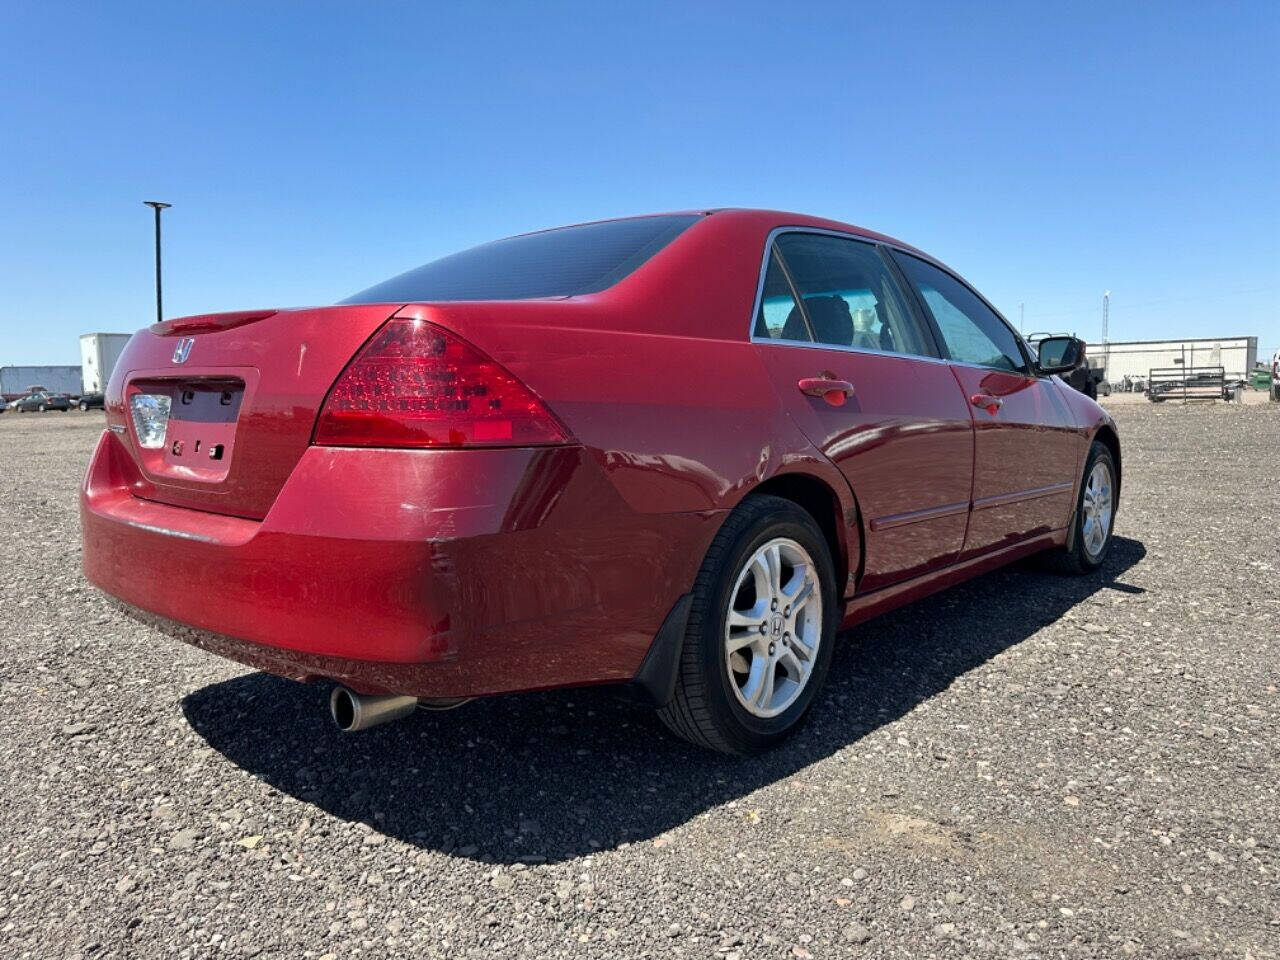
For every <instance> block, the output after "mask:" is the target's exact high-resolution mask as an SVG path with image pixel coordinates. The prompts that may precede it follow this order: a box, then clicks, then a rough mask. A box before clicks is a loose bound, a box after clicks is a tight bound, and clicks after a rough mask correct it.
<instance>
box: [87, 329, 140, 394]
mask: <svg viewBox="0 0 1280 960" xmlns="http://www.w3.org/2000/svg"><path fill="white" fill-rule="evenodd" d="M130 336H131V334H128V333H82V334H80V371H81V378H82V381H83V383H82V386H83V387H84V392H85V393H102V392H103V391H104V390H106V389H107V381H108V380H110V379H111V371H112V370H114V369H115V368H116V361H117V360H119V359H120V354H121V353H122V352H123V351H124V345H125V344H126V343H128V342H129V337H130Z"/></svg>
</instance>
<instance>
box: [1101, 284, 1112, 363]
mask: <svg viewBox="0 0 1280 960" xmlns="http://www.w3.org/2000/svg"><path fill="white" fill-rule="evenodd" d="M1110 314H1111V291H1110V290H1105V291H1103V293H1102V374H1103V376H1106V375H1107V364H1108V362H1109V361H1110V359H1111V348H1110V347H1109V346H1108V345H1107V343H1108V340H1107V334H1108V333H1109V332H1110V331H1109V330H1108V329H1107V328H1108V326H1109V325H1110V322H1111V316H1110Z"/></svg>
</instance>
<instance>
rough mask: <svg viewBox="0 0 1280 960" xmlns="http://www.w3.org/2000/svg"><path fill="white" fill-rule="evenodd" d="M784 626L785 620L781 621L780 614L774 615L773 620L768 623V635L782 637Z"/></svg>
mask: <svg viewBox="0 0 1280 960" xmlns="http://www.w3.org/2000/svg"><path fill="white" fill-rule="evenodd" d="M785 626H786V620H784V619H783V617H782V614H780V613H775V614H774V615H773V619H772V620H771V621H769V633H770V634H771V635H772V636H775V637H780V636H782V628H783V627H785Z"/></svg>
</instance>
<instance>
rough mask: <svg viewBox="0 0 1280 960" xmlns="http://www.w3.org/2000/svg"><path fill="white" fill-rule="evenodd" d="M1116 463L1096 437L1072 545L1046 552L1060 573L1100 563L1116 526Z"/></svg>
mask: <svg viewBox="0 0 1280 960" xmlns="http://www.w3.org/2000/svg"><path fill="white" fill-rule="evenodd" d="M1115 508H1116V464H1115V460H1114V459H1113V458H1112V456H1111V451H1110V450H1108V449H1107V447H1106V445H1105V444H1102V443H1099V442H1098V441H1097V440H1095V441H1094V442H1093V446H1092V447H1091V448H1090V449H1089V457H1088V459H1087V460H1085V464H1084V478H1083V479H1082V480H1081V482H1080V497H1079V499H1078V500H1077V501H1076V511H1075V517H1074V519H1073V520H1072V531H1071V546H1070V547H1069V548H1063V549H1061V550H1059V551H1055V552H1054V553H1052V554H1050V555H1049V558H1050V560H1051V562H1052V563H1053V565H1054V566H1055V567H1056V568H1057V569H1058V571H1059V572H1061V573H1070V574H1081V573H1090V572H1091V571H1094V570H1097V569H1098V568H1099V567H1100V566H1102V564H1103V561H1105V560H1106V559H1107V553H1108V551H1110V549H1111V534H1112V531H1113V529H1114V527H1115V515H1116V514H1115Z"/></svg>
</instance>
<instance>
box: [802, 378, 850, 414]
mask: <svg viewBox="0 0 1280 960" xmlns="http://www.w3.org/2000/svg"><path fill="white" fill-rule="evenodd" d="M796 386H797V387H799V388H800V392H801V393H803V394H804V395H805V396H806V397H821V398H822V399H823V400H825V401H827V403H829V404H831V406H833V407H839V406H843V405H844V402H845V400H846V399H847V398H849V397H852V396H853V384H852V383H850V382H849V381H848V380H837V379H836V378H835V375H834V374H832V375H823V376H821V377H801V378H800V380H799V381H798V382H797V383H796Z"/></svg>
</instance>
